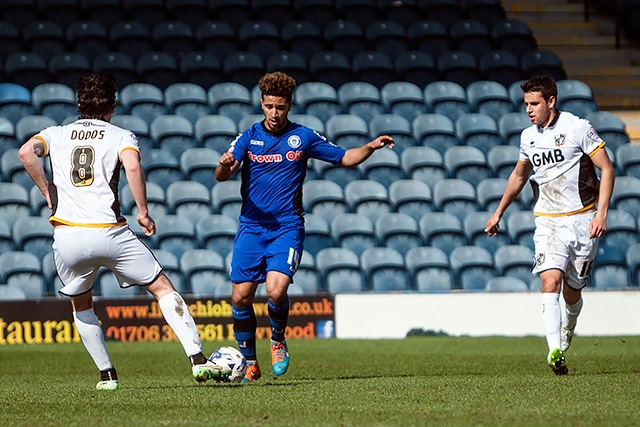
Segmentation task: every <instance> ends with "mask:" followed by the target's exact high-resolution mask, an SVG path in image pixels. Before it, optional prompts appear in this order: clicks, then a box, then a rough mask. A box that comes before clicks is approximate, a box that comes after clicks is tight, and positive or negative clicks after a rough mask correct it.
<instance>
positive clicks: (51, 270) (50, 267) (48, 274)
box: [42, 251, 63, 295]
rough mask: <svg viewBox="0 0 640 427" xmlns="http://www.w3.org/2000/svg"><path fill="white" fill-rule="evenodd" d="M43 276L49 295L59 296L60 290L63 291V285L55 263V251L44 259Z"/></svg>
mask: <svg viewBox="0 0 640 427" xmlns="http://www.w3.org/2000/svg"><path fill="white" fill-rule="evenodd" d="M42 274H43V275H44V280H45V286H46V288H47V295H57V294H58V289H61V288H62V286H63V285H62V282H61V281H60V277H58V271H57V270H56V265H55V262H54V261H53V251H50V252H49V253H48V254H46V255H45V256H44V258H42Z"/></svg>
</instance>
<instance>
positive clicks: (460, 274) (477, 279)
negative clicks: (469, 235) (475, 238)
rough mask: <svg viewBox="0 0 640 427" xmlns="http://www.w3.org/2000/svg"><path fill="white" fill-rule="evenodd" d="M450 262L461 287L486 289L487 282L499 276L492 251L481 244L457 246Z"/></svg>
mask: <svg viewBox="0 0 640 427" xmlns="http://www.w3.org/2000/svg"><path fill="white" fill-rule="evenodd" d="M450 262H451V267H452V268H453V271H454V273H455V276H456V280H457V285H458V288H459V289H464V290H467V291H471V290H484V289H485V287H486V284H487V282H488V281H489V280H490V279H492V278H494V277H496V276H498V272H497V271H496V269H495V265H494V263H493V256H492V255H491V252H489V251H488V250H486V249H484V248H481V247H479V246H459V247H457V248H455V249H454V250H453V251H451V255H450Z"/></svg>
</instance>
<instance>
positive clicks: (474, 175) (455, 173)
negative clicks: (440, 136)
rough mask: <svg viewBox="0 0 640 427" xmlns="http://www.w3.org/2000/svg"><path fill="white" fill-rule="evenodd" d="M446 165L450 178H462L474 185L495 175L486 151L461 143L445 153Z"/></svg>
mask: <svg viewBox="0 0 640 427" xmlns="http://www.w3.org/2000/svg"><path fill="white" fill-rule="evenodd" d="M444 165H445V167H446V168H447V171H448V173H449V177H450V178H457V179H462V180H464V181H467V182H468V183H470V184H471V185H473V186H474V187H475V186H477V185H478V183H479V182H480V181H482V180H484V179H487V178H491V176H492V175H493V171H492V170H491V167H490V166H489V163H488V162H487V159H486V157H485V155H484V152H482V151H480V149H479V148H476V147H473V146H467V145H459V146H456V147H451V148H449V149H448V150H447V151H446V152H445V153H444Z"/></svg>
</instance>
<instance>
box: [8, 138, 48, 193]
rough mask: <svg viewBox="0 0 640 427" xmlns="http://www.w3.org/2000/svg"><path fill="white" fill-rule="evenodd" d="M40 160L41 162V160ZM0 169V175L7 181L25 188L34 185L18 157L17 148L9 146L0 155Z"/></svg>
mask: <svg viewBox="0 0 640 427" xmlns="http://www.w3.org/2000/svg"><path fill="white" fill-rule="evenodd" d="M40 161H41V162H42V160H40ZM42 163H43V164H44V162H42ZM0 171H2V177H3V178H4V180H5V181H7V182H13V183H15V184H20V185H21V186H22V187H24V188H25V189H27V190H29V189H30V188H31V187H33V186H34V183H33V180H32V179H31V177H30V176H29V174H28V173H27V171H26V170H25V169H24V166H23V165H22V162H21V161H20V158H19V157H18V149H17V148H9V149H8V150H7V151H5V152H4V153H3V154H2V157H0Z"/></svg>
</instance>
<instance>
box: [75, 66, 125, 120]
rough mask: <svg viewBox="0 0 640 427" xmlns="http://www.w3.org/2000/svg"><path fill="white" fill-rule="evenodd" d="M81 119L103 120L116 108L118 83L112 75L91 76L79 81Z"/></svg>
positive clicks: (79, 112)
mask: <svg viewBox="0 0 640 427" xmlns="http://www.w3.org/2000/svg"><path fill="white" fill-rule="evenodd" d="M77 88H78V114H79V115H80V118H81V119H101V120H102V119H103V118H104V117H105V116H107V115H108V114H110V113H112V112H113V111H114V109H115V107H116V92H117V91H118V83H117V82H116V78H115V77H114V76H113V75H112V74H110V73H104V72H103V73H97V74H90V75H88V76H86V77H80V78H78V80H77Z"/></svg>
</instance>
